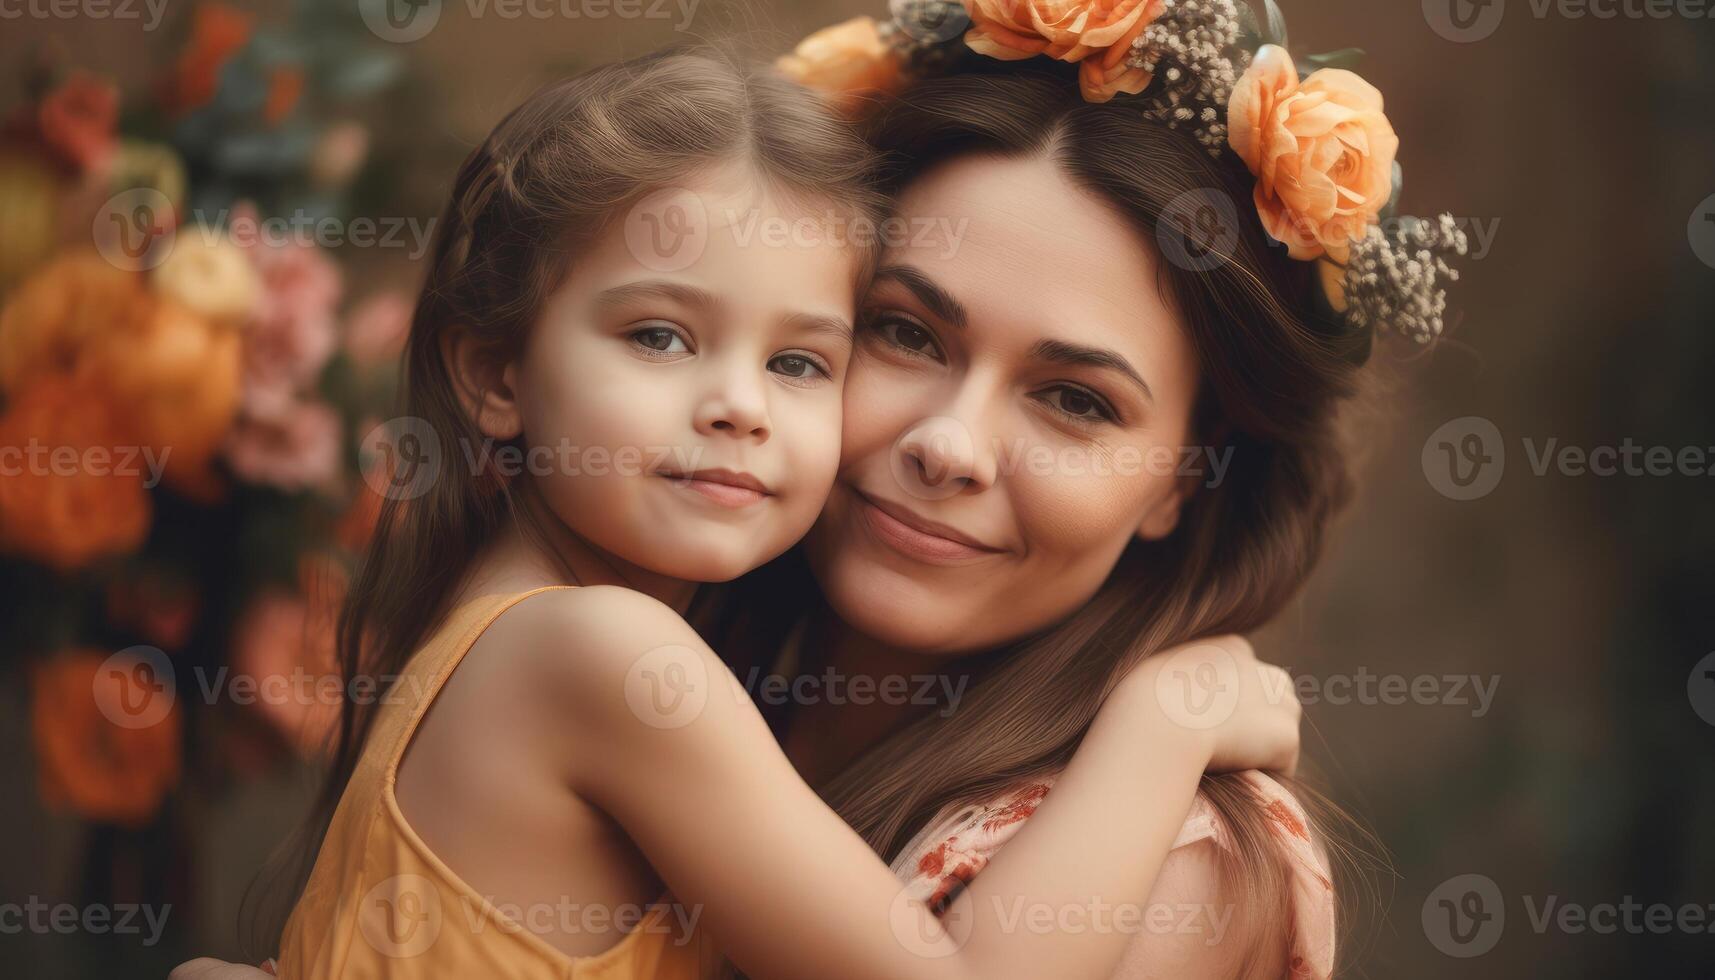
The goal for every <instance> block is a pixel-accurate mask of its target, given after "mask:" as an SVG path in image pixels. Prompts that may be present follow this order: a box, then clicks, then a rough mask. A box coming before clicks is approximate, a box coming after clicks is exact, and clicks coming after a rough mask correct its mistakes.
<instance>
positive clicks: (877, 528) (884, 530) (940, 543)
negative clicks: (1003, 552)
mask: <svg viewBox="0 0 1715 980" xmlns="http://www.w3.org/2000/svg"><path fill="white" fill-rule="evenodd" d="M852 494H853V496H855V497H856V498H857V505H858V511H859V513H860V514H861V515H862V516H863V520H864V523H865V525H867V526H868V527H869V529H870V531H871V532H873V533H874V534H875V536H876V537H877V538H879V539H881V541H882V542H883V543H884V544H887V545H888V546H890V547H891V548H893V549H894V550H895V551H898V552H899V553H901V554H903V555H905V556H906V557H908V558H915V559H917V560H919V561H925V562H932V563H936V564H951V563H960V562H968V561H972V560H975V559H978V558H984V557H987V556H989V555H994V554H999V553H1000V549H999V548H991V547H989V546H987V545H984V544H981V543H979V542H977V541H976V540H975V539H973V538H969V537H967V536H965V535H963V534H960V533H959V532H957V531H955V530H953V529H952V528H949V527H947V526H946V525H944V524H937V523H935V522H933V521H928V520H925V519H923V518H921V517H918V516H917V515H916V514H913V513H911V512H910V511H909V510H906V509H905V508H903V507H900V506H899V505H897V504H892V503H888V502H886V501H881V500H876V499H875V498H873V497H869V496H866V495H865V494H863V493H862V492H861V491H857V490H853V491H852ZM952 534H956V535H958V537H957V538H954V537H949V536H948V535H952Z"/></svg>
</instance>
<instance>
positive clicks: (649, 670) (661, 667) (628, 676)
mask: <svg viewBox="0 0 1715 980" xmlns="http://www.w3.org/2000/svg"><path fill="white" fill-rule="evenodd" d="M709 684H710V678H709V669H708V666H707V664H705V663H704V661H703V658H702V657H701V656H699V655H698V653H697V651H695V650H693V649H691V648H690V647H685V646H676V645H668V646H662V647H656V648H655V649H653V650H649V651H647V652H645V653H644V654H643V655H642V656H640V657H638V658H637V659H636V660H635V661H633V662H632V664H631V669H630V670H628V671H626V673H625V703H626V704H627V705H629V706H630V707H631V713H632V714H634V715H636V716H637V718H638V720H639V721H641V722H643V723H644V724H645V725H648V726H650V727H651V728H683V727H685V726H686V725H689V724H690V723H691V722H693V721H696V720H697V718H698V717H699V716H700V715H702V713H703V708H704V707H705V706H707V705H708V703H709Z"/></svg>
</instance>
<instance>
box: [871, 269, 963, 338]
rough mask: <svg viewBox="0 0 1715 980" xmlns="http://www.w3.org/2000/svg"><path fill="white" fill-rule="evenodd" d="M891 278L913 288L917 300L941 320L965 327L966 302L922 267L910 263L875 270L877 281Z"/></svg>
mask: <svg viewBox="0 0 1715 980" xmlns="http://www.w3.org/2000/svg"><path fill="white" fill-rule="evenodd" d="M883 280H891V281H892V282H896V283H899V284H900V285H901V286H904V287H905V288H906V289H909V290H911V293H912V295H914V296H916V297H917V302H919V303H922V304H923V305H924V306H926V307H928V308H929V312H931V313H933V314H935V316H936V317H938V318H939V319H941V320H944V321H946V322H947V323H950V324H952V325H953V326H954V327H957V328H958V329H960V330H963V329H965V324H966V323H967V322H968V318H967V317H966V316H965V307H964V304H962V303H960V302H959V301H958V300H957V299H955V298H954V297H953V294H952V293H949V292H947V291H946V290H945V289H943V288H941V286H939V285H937V284H936V282H935V281H934V280H933V279H930V278H929V277H928V276H926V275H924V274H923V271H922V270H921V269H918V268H917V267H916V266H910V265H887V266H882V267H881V268H880V269H877V270H876V272H875V281H877V282H881V281H883Z"/></svg>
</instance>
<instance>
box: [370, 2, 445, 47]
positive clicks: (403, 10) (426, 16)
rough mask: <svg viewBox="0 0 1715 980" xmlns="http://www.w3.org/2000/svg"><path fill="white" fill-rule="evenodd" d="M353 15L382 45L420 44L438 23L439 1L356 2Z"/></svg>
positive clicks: (439, 15)
mask: <svg viewBox="0 0 1715 980" xmlns="http://www.w3.org/2000/svg"><path fill="white" fill-rule="evenodd" d="M357 11H358V13H359V14H361V15H362V16H363V23H364V24H365V25H367V26H368V27H369V30H370V33H372V34H374V35H375V36H376V37H378V38H380V39H381V40H383V41H391V42H393V43H394V44H409V43H411V42H412V41H420V40H422V39H423V37H425V36H426V35H427V34H428V33H429V32H430V31H432V30H434V29H435V25H436V24H438V23H440V20H441V0H358V2H357Z"/></svg>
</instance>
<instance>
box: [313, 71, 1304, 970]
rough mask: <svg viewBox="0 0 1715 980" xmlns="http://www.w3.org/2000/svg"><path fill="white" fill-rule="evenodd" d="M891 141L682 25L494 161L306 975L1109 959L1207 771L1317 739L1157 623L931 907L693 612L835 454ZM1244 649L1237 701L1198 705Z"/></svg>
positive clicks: (354, 631)
mask: <svg viewBox="0 0 1715 980" xmlns="http://www.w3.org/2000/svg"><path fill="white" fill-rule="evenodd" d="M866 154H867V151H866V150H865V148H864V147H863V145H862V144H861V143H860V142H859V141H858V140H857V139H856V138H855V137H854V136H853V135H851V134H850V133H849V132H848V131H846V130H845V129H844V128H843V127H842V126H841V125H840V124H839V123H837V122H836V121H834V120H833V119H832V118H831V117H829V116H828V115H826V114H825V113H824V110H823V109H822V107H821V105H820V103H819V102H817V101H816V99H815V98H814V97H813V96H811V95H809V94H808V93H807V92H804V91H802V90H800V89H797V88H796V87H794V86H793V85H791V84H790V83H787V82H785V81H782V80H779V79H777V78H773V77H771V76H769V75H766V74H758V75H751V74H746V73H743V72H741V71H738V70H736V69H734V68H733V67H732V66H731V65H730V64H729V63H727V62H726V61H724V60H723V59H721V58H719V57H715V56H711V55H706V54H700V53H667V54H660V55H655V56H651V57H647V58H644V59H640V60H637V61H633V62H627V63H622V64H617V65H612V66H608V67H605V68H601V69H597V70H595V71H592V72H590V73H587V74H585V75H583V76H580V77H578V78H575V79H572V80H569V81H566V82H563V83H560V84H557V85H555V86H552V87H550V88H548V89H547V90H545V91H544V92H542V93H540V94H538V95H536V96H534V97H533V98H531V99H530V100H529V101H527V102H526V103H525V104H524V105H522V106H520V107H519V108H518V109H517V110H515V111H514V112H513V113H512V114H511V115H509V116H508V117H507V118H506V119H505V120H504V121H502V122H501V124H500V125H499V126H497V127H496V129H495V130H494V132H493V133H491V134H490V135H489V137H488V139H487V140H486V141H485V142H484V144H483V145H482V146H481V147H480V148H478V149H477V150H476V151H475V152H473V153H472V154H471V156H470V158H469V159H468V160H467V161H466V162H465V165H464V167H463V168H462V170H461V171H460V173H459V176H458V179H457V183H456V185H455V187H454V189H453V195H452V200H451V202H450V204H449V205H448V208H447V210H446V212H445V216H444V218H443V220H442V222H441V226H440V228H439V229H438V239H437V243H436V251H435V256H434V264H433V267H432V270H431V272H430V275H429V277H428V280H427V283H426V285H425V288H424V290H423V294H422V298H421V300H420V302H419V305H418V308H417V312H416V317H415V321H414V322H413V325H412V333H411V338H410V342H409V347H408V350H407V404H408V406H409V415H410V419H409V420H408V421H409V431H410V432H411V433H412V434H414V435H417V436H419V437H421V438H422V440H423V442H424V445H422V446H419V447H418V451H416V452H413V453H412V454H411V456H412V458H414V459H416V460H417V461H418V463H419V466H420V469H419V470H418V471H417V472H416V473H414V474H411V475H410V478H406V475H405V474H403V473H401V474H397V475H399V476H400V477H401V479H400V481H399V482H398V483H396V484H395V489H396V490H397V491H398V492H397V493H395V494H392V495H390V498H389V499H388V500H387V502H386V505H385V506H384V508H383V513H382V517H381V520H380V528H379V530H378V534H377V537H376V539H375V542H374V544H373V545H372V550H371V552H370V554H369V555H368V556H367V559H366V561H365V564H364V567H363V569H362V571H361V572H360V574H359V575H358V577H357V580H356V581H355V583H354V584H353V588H352V592H351V596H350V600H349V603H348V606H347V608H346V610H345V612H344V613H343V614H342V620H341V627H340V643H341V650H342V657H343V659H344V661H345V669H346V670H347V672H348V675H349V676H351V677H353V678H355V677H359V676H363V677H371V678H376V679H378V680H380V681H381V682H382V683H383V685H384V686H383V690H385V691H386V696H385V697H382V698H381V699H380V702H381V703H380V704H378V705H367V704H362V703H356V702H354V703H353V704H351V705H350V706H349V708H350V710H348V711H347V712H346V713H345V714H344V717H343V718H342V729H341V732H340V744H339V748H338V750H337V753H336V756H335V760H334V767H333V771H332V773H331V774H330V784H329V785H330V790H329V797H328V801H327V802H328V804H329V809H331V811H332V812H331V817H329V818H327V820H326V830H325V835H324V836H323V839H322V841H321V847H320V852H319V854H317V856H316V859H315V864H314V868H313V870H312V871H311V873H310V876H309V880H308V882H307V884H306V885H305V887H304V890H303V893H302V895H301V897H300V898H299V900H298V902H297V905H296V907H295V908H294V909H293V911H292V914H291V917H290V919H289V921H288V923H287V925H286V928H285V932H284V934H283V936H282V939H281V948H280V958H279V959H280V967H279V968H280V973H281V974H282V975H283V976H289V977H335V976H350V977H373V976H399V977H410V976H424V977H428V976H448V977H455V976H456V977H466V976H556V977H596V976H600V977H690V976H698V975H708V974H710V973H712V972H714V971H715V969H716V968H717V965H718V961H719V958H720V957H721V956H723V955H724V956H726V957H728V958H730V959H731V960H732V961H733V962H734V963H736V965H737V966H738V967H739V968H740V969H742V970H744V971H746V972H747V973H749V974H750V975H752V976H757V977H808V976H815V977H854V978H857V977H868V978H882V977H885V978H899V977H905V978H910V977H985V978H987V977H1007V976H1030V977H1036V976H1043V975H1054V976H1065V977H1075V976H1091V977H1095V976H1102V975H1105V973H1106V971H1108V970H1110V969H1111V968H1112V965H1113V963H1114V961H1115V960H1116V959H1117V958H1118V956H1119V954H1120V952H1121V950H1122V949H1123V947H1124V945H1125V943H1126V941H1127V940H1128V939H1129V938H1130V934H1129V932H1128V931H1127V930H1126V929H1124V928H1123V927H1122V928H1116V927H1114V925H1113V921H1114V920H1113V919H1112V918H1111V913H1110V916H1109V917H1103V915H1102V913H1101V911H1100V910H1101V909H1104V908H1105V909H1109V910H1112V909H1115V908H1116V907H1117V908H1122V909H1123V908H1125V907H1127V906H1129V907H1131V908H1133V909H1134V910H1135V909H1137V908H1138V907H1139V905H1140V903H1141V902H1142V901H1143V899H1144V897H1145V896H1146V895H1147V894H1148V893H1149V890H1150V885H1151V882H1152V881H1153V880H1154V878H1155V873H1156V871H1157V870H1158V868H1159V867H1160V866H1161V863H1162V861H1163V859H1164V857H1165V855H1166V854H1167V852H1168V850H1169V848H1170V846H1171V845H1172V843H1173V840H1174V835H1175V834H1176V832H1178V830H1179V829H1180V826H1181V823H1182V821H1183V820H1184V818H1185V815H1186V812H1187V810H1188V809H1189V807H1190V804H1191V800H1192V797H1193V794H1194V792H1195V790H1196V787H1197V781H1198V778H1199V777H1200V776H1201V774H1202V773H1203V772H1204V771H1205V769H1211V768H1212V769H1218V770H1224V769H1243V768H1253V767H1255V768H1276V769H1288V770H1289V769H1290V768H1291V767H1292V764H1293V761H1294V759H1295V756H1296V750H1297V720H1298V705H1297V703H1296V701H1294V700H1293V699H1292V698H1291V697H1290V696H1286V697H1281V696H1280V694H1281V692H1285V691H1289V690H1290V684H1289V683H1287V682H1285V680H1284V679H1283V676H1282V675H1281V674H1280V673H1279V672H1277V671H1274V670H1273V669H1272V668H1266V667H1263V666H1262V665H1259V664H1256V663H1255V661H1254V660H1253V659H1252V658H1251V657H1250V655H1249V651H1248V648H1247V647H1245V646H1244V645H1243V644H1242V642H1241V643H1239V644H1236V645H1226V646H1225V647H1212V646H1210V645H1205V646H1203V647H1201V648H1191V649H1188V650H1185V651H1182V652H1181V653H1179V654H1175V655H1164V656H1158V657H1155V658H1152V659H1151V660H1149V661H1148V662H1146V663H1145V664H1144V665H1143V666H1142V667H1139V668H1137V669H1136V670H1133V671H1132V672H1131V673H1130V674H1129V675H1127V676H1126V677H1125V678H1124V679H1123V680H1122V681H1121V682H1120V683H1119V684H1118V686H1117V687H1116V688H1115V689H1114V690H1113V692H1112V693H1111V694H1110V695H1109V696H1108V698H1107V700H1106V702H1105V704H1104V705H1103V707H1102V709H1101V712H1100V714H1099V715H1098V716H1097V717H1096V719H1095V721H1094V722H1093V724H1092V725H1091V726H1090V729H1089V732H1088V735H1087V737H1086V738H1085V739H1084V740H1083V743H1082V745H1081V747H1080V748H1079V750H1078V752H1077V754H1076V755H1075V757H1074V758H1073V759H1072V761H1071V763H1070V765H1069V766H1068V767H1067V769H1066V770H1065V772H1064V774H1063V775H1062V776H1061V777H1060V779H1059V782H1058V784H1057V786H1056V790H1055V792H1054V794H1053V796H1052V797H1051V798H1049V799H1048V800H1047V801H1045V802H1043V803H1042V805H1041V807H1040V808H1039V809H1038V810H1037V812H1036V814H1035V816H1034V817H1033V819H1032V820H1031V821H1030V823H1029V825H1028V826H1027V827H1026V828H1025V829H1024V830H1023V831H1022V832H1020V833H1019V834H1018V836H1017V837H1016V838H1015V839H1014V840H1013V841H1012V843H1011V844H1010V845H1009V846H1008V847H1007V848H1006V850H1005V851H1004V852H1002V853H1001V854H1000V855H998V856H997V857H996V858H995V859H994V861H993V862H992V863H991V864H990V865H989V867H988V869H987V870H986V871H985V872H984V873H983V875H981V876H980V877H979V878H977V879H976V880H975V881H974V882H972V884H971V886H970V887H969V888H968V889H966V890H965V891H963V892H962V893H961V894H959V895H958V896H957V897H956V898H954V899H953V900H952V903H951V905H950V907H949V908H948V909H947V910H946V911H945V915H944V916H943V917H942V918H941V919H937V918H936V917H935V916H934V915H933V914H931V912H930V911H929V910H928V909H927V908H926V907H925V906H924V905H923V904H922V903H921V902H920V901H918V900H917V899H916V898H914V897H913V896H912V895H911V894H910V893H908V892H907V891H905V890H903V889H902V887H901V883H900V882H899V880H898V879H897V878H896V877H895V876H894V875H893V874H892V873H891V872H890V871H889V870H888V867H887V865H886V864H885V863H884V862H883V861H882V860H881V859H880V858H879V857H878V856H877V855H876V854H875V853H874V852H873V851H872V850H871V849H870V848H869V847H868V846H867V845H866V844H865V843H864V841H863V840H862V839H861V838H860V837H859V836H858V835H857V834H856V833H854V832H853V831H852V830H851V829H850V828H849V827H847V826H846V825H845V824H844V823H843V822H841V821H840V819H839V818H838V817H837V816H835V815H834V813H833V812H832V811H830V810H829V809H828V807H827V806H826V805H825V804H823V802H822V801H821V800H820V799H819V798H818V797H817V796H816V795H815V793H814V792H812V791H811V790H810V789H809V788H808V787H807V786H806V785H805V784H804V782H803V781H802V780H801V779H800V778H799V777H798V775H797V774H796V773H795V772H794V770H793V769H792V767H791V765H790V764H789V763H788V762H787V760H786V758H785V757H784V755H783V754H782V753H781V751H780V749H779V747H778V745H777V744H776V742H775V739H774V737H773V735H772V733H771V732H770V731H769V729H768V727H767V726H766V724H765V723H764V722H763V720H762V718H761V716H760V715H759V713H758V712H757V710H756V709H755V707H754V706H753V705H752V704H751V702H750V700H749V698H748V697H747V696H746V694H745V692H744V691H743V689H742V687H741V686H740V685H739V684H738V682H737V681H736V679H735V678H734V677H733V675H732V674H731V673H730V672H729V671H728V669H727V668H726V666H725V665H724V664H723V663H722V661H721V660H720V659H719V658H718V657H717V656H716V655H715V654H714V653H713V652H712V651H710V650H709V649H708V648H707V647H706V646H705V645H704V644H703V643H702V641H701V640H700V639H699V638H698V636H697V634H696V633H695V632H694V631H692V630H691V629H690V627H689V626H687V624H686V623H685V621H684V620H683V618H681V615H680V612H681V611H683V609H684V608H685V607H686V605H687V604H688V602H689V600H690V598H691V596H692V593H693V591H694V589H695V587H696V584H697V583H702V582H715V581H724V580H728V579H731V578H733V577H735V576H737V575H740V574H742V573H744V572H745V571H747V570H749V569H752V568H754V567H756V566H758V565H760V564H762V563H763V562H765V561H767V560H769V559H770V558H772V557H774V556H776V555H778V554H779V553H780V552H782V551H783V550H785V549H786V548H787V547H789V546H790V545H791V544H792V543H793V542H795V541H796V540H797V539H798V538H799V537H801V536H802V535H803V534H804V533H805V532H806V531H807V530H808V529H809V527H810V525H811V523H812V522H813V520H814V519H815V517H816V515H817V513H818V511H819V510H820V508H821V506H822V504H823V501H824V498H825V497H826V495H827V493H828V491H829V488H830V485H831V483H832V481H833V478H834V473H835V468H836V465H837V462H838V456H839V433H840V426H841V416H840V394H841V392H840V387H841V380H842V378H843V376H844V373H845V371H846V368H847V365H848V361H849V359H850V357H851V350H852V346H851V343H852V338H851V334H852V330H853V326H854V324H853V320H854V315H853V306H854V296H855V295H856V292H857V286H858V285H859V284H860V283H861V281H862V279H863V277H864V276H865V275H866V273H867V271H868V268H869V265H870V263H871V260H872V254H871V250H870V249H871V246H872V245H873V242H870V241H868V240H866V239H864V238H862V237H861V236H859V235H855V234H854V235H849V236H848V235H844V234H842V230H846V231H849V230H852V229H861V228H863V227H864V224H863V223H864V222H865V221H873V220H875V219H876V218H877V217H879V215H880V207H879V204H878V201H877V199H876V198H875V197H874V195H873V192H872V191H871V190H870V188H869V184H868V169H869V168H868V161H867V156H866ZM818 223H819V224H818ZM818 228H819V231H817V229H818ZM771 229H775V230H778V229H787V230H789V231H790V233H788V234H778V233H773V232H771ZM400 443H401V447H403V443H404V439H403V438H401V439H400ZM508 449H510V450H512V452H507V451H506V450H508ZM507 461H511V463H512V465H507ZM1220 662H1224V663H1227V664H1229V665H1231V664H1236V665H1237V667H1238V669H1237V670H1236V671H1229V672H1228V673H1226V674H1225V675H1224V678H1225V679H1226V680H1227V681H1229V682H1230V686H1229V688H1228V691H1230V693H1231V703H1232V704H1233V705H1234V709H1233V711H1232V714H1231V716H1230V718H1228V719H1227V720H1226V721H1225V722H1224V723H1222V724H1219V725H1214V726H1202V725H1199V724H1195V723H1194V722H1197V721H1199V719H1198V718H1185V717H1182V716H1176V715H1175V711H1176V710H1177V709H1176V707H1175V705H1176V701H1175V698H1176V697H1182V689H1183V686H1184V681H1183V678H1184V677H1186V676H1190V675H1193V674H1198V675H1201V674H1202V673H1207V672H1208V671H1209V670H1210V669H1212V665H1214V664H1217V663H1220ZM1175 685H1178V686H1175ZM1170 695H1171V696H1170ZM950 707H951V708H952V709H954V710H956V707H957V706H956V704H955V705H952V706H950ZM1176 717H1178V720H1177V721H1176V720H1175V719H1176ZM1181 722H1185V723H1181ZM334 804H337V805H334ZM1115 840H1123V841H1126V842H1127V844H1128V847H1127V848H1126V851H1125V853H1115V849H1114V847H1113V841H1115ZM669 893H670V897H669ZM1068 912H1070V913H1072V914H1073V915H1074V916H1079V915H1082V916H1085V917H1084V918H1079V919H1078V921H1079V922H1081V923H1084V924H1085V925H1084V927H1083V928H1078V929H1068V928H1066V927H1065V925H1064V924H1065V923H1066V922H1067V921H1068V919H1067V914H1068ZM1091 915H1093V916H1094V918H1090V916H1091ZM1043 921H1048V922H1049V923H1050V924H1051V926H1050V927H1049V928H1042V927H1041V925H1040V924H1041V923H1042V922H1043ZM1104 922H1105V923H1108V925H1107V926H1106V927H1104V926H1103V925H1102V923H1104ZM717 950H718V952H717Z"/></svg>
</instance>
